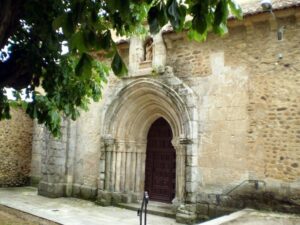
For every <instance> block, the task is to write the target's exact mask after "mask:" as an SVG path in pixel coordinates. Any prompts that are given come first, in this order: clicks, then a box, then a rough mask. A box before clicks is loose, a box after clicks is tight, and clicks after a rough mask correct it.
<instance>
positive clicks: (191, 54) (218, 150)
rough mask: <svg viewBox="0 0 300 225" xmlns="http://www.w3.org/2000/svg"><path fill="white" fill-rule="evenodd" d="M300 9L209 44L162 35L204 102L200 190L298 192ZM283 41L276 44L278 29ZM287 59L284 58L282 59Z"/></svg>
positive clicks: (241, 26)
mask: <svg viewBox="0 0 300 225" xmlns="http://www.w3.org/2000/svg"><path fill="white" fill-rule="evenodd" d="M295 11H296V9H290V10H286V11H280V12H276V16H277V20H276V21H274V19H273V18H272V17H271V15H269V14H263V15H257V16H253V17H249V18H245V20H244V21H243V22H240V23H239V22H231V23H230V29H229V35H227V36H225V37H224V38H219V37H216V36H214V35H209V37H208V39H207V41H206V42H204V43H196V42H191V41H189V40H187V39H186V38H184V37H183V36H182V35H178V34H173V33H171V34H165V40H166V43H167V53H168V56H167V59H168V62H167V64H168V65H169V66H172V67H173V68H174V72H175V74H176V76H178V77H180V78H182V79H183V81H184V82H186V83H187V84H188V85H190V86H191V87H192V89H193V90H194V91H195V93H197V95H198V97H199V105H198V106H199V115H200V118H199V121H200V122H199V126H200V129H199V131H200V133H199V137H200V145H199V155H200V160H199V166H200V168H201V175H202V177H201V183H202V185H203V186H202V187H201V190H206V191H207V192H214V191H216V192H220V193H224V192H226V191H228V190H230V189H231V188H232V187H234V186H236V185H238V184H239V183H241V182H242V181H243V180H246V179H262V180H265V181H267V183H268V185H267V186H268V187H269V188H272V187H275V188H277V191H280V189H281V190H283V189H284V188H280V187H282V186H284V187H286V186H288V189H289V188H296V189H297V190H299V186H300V184H299V180H300V179H299V178H300V165H299V159H300V155H299V154H300V153H299V148H300V145H299V143H300V136H299V132H300V131H299V130H300V123H299V119H300V105H299V98H300V92H299V84H300V81H299V80H300V73H299V71H300V63H299V62H300V48H299V44H300V42H299V40H300V24H299V17H297V14H296V16H295ZM283 26H284V38H283V40H282V41H279V40H277V28H281V27H283ZM281 57H282V58H281Z"/></svg>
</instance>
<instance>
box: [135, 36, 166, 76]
mask: <svg viewBox="0 0 300 225" xmlns="http://www.w3.org/2000/svg"><path fill="white" fill-rule="evenodd" d="M165 65H166V46H165V43H164V40H163V38H162V34H161V33H158V34H156V35H154V36H153V37H147V38H145V39H144V40H143V39H141V38H139V37H132V38H131V39H130V47H129V76H145V75H150V74H152V73H153V72H156V73H163V72H164V68H165Z"/></svg>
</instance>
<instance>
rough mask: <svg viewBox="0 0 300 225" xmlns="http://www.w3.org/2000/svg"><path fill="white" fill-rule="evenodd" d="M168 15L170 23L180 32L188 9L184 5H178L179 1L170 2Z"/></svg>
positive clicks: (170, 0)
mask: <svg viewBox="0 0 300 225" xmlns="http://www.w3.org/2000/svg"><path fill="white" fill-rule="evenodd" d="M167 8H168V10H167V14H168V18H169V19H170V22H171V24H172V26H173V28H174V29H175V30H179V29H180V28H182V26H183V23H184V20H185V15H186V8H185V6H184V5H180V6H179V5H178V3H177V0H169V1H168V4H167Z"/></svg>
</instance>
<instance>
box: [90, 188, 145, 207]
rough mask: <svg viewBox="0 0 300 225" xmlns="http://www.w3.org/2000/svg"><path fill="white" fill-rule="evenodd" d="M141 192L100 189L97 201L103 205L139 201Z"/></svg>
mask: <svg viewBox="0 0 300 225" xmlns="http://www.w3.org/2000/svg"><path fill="white" fill-rule="evenodd" d="M140 196H141V194H138V193H121V192H109V191H103V190H98V195H97V201H96V203H97V204H98V205H101V206H111V205H118V204H120V203H137V202H138V200H139V199H140Z"/></svg>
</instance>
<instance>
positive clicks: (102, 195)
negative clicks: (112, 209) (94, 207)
mask: <svg viewBox="0 0 300 225" xmlns="http://www.w3.org/2000/svg"><path fill="white" fill-rule="evenodd" d="M96 204H98V205H101V206H111V204H112V193H111V192H107V191H101V190H98V196H97V200H96Z"/></svg>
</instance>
